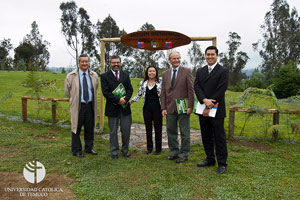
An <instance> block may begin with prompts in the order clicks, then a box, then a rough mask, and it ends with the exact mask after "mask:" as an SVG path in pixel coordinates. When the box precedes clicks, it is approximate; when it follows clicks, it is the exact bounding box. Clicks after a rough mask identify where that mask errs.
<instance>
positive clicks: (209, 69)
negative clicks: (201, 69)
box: [208, 66, 212, 74]
mask: <svg viewBox="0 0 300 200" xmlns="http://www.w3.org/2000/svg"><path fill="white" fill-rule="evenodd" d="M211 71H212V68H211V67H210V66H208V73H209V74H210V72H211Z"/></svg>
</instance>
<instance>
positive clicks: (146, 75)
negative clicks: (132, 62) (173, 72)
mask: <svg viewBox="0 0 300 200" xmlns="http://www.w3.org/2000/svg"><path fill="white" fill-rule="evenodd" d="M151 67H152V68H154V69H155V71H156V76H155V80H156V81H157V82H159V77H158V70H157V68H156V67H155V66H149V67H147V69H146V71H145V76H144V82H145V81H146V80H148V79H149V76H148V71H149V69H150V68H151Z"/></svg>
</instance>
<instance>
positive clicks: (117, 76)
mask: <svg viewBox="0 0 300 200" xmlns="http://www.w3.org/2000/svg"><path fill="white" fill-rule="evenodd" d="M118 74H119V71H116V78H117V80H118V81H119V75H118Z"/></svg>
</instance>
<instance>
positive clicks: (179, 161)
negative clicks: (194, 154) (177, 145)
mask: <svg viewBox="0 0 300 200" xmlns="http://www.w3.org/2000/svg"><path fill="white" fill-rule="evenodd" d="M187 160H188V159H187V158H178V159H177V160H176V163H183V162H185V161H187Z"/></svg>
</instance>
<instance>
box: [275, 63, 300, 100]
mask: <svg viewBox="0 0 300 200" xmlns="http://www.w3.org/2000/svg"><path fill="white" fill-rule="evenodd" d="M272 82H273V83H274V88H273V90H274V93H275V94H276V96H277V98H280V99H281V98H287V97H290V96H295V95H300V70H299V69H298V68H297V64H296V63H295V62H292V61H290V62H289V63H288V64H287V65H283V66H282V67H280V69H279V71H278V72H276V73H275V76H274V78H273V80H272Z"/></svg>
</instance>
